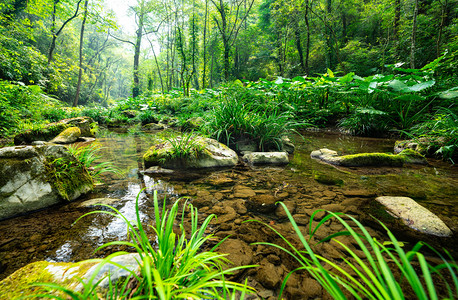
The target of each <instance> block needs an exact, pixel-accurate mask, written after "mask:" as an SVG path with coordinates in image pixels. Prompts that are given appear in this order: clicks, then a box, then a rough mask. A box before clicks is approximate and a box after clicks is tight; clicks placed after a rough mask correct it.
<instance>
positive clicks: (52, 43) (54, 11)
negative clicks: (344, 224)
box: [48, 0, 83, 65]
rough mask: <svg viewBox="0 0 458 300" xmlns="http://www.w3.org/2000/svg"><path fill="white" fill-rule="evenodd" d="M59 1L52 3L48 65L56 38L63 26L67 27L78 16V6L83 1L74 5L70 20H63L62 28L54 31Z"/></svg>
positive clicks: (54, 47)
mask: <svg viewBox="0 0 458 300" xmlns="http://www.w3.org/2000/svg"><path fill="white" fill-rule="evenodd" d="M59 1H60V0H54V2H53V13H52V25H51V31H52V32H51V33H52V39H51V45H50V46H49V52H48V65H49V64H50V63H51V61H52V59H53V54H54V50H55V49H56V40H57V37H58V36H59V34H60V33H61V32H62V30H64V28H65V26H67V24H68V23H70V21H71V20H73V19H74V18H76V17H77V16H78V11H79V9H80V4H81V1H83V0H79V1H78V2H77V3H76V10H75V13H74V14H73V16H71V17H70V18H68V19H67V20H65V22H64V23H63V24H62V26H60V28H59V30H57V31H56V29H57V28H56V10H57V4H58V3H59Z"/></svg>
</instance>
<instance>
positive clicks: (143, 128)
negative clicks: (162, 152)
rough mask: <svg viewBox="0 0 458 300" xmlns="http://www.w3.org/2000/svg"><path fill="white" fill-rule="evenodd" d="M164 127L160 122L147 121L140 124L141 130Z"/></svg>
mask: <svg viewBox="0 0 458 300" xmlns="http://www.w3.org/2000/svg"><path fill="white" fill-rule="evenodd" d="M165 128H166V126H165V125H164V124H161V123H149V124H146V125H143V126H142V130H146V131H156V130H164V129H165Z"/></svg>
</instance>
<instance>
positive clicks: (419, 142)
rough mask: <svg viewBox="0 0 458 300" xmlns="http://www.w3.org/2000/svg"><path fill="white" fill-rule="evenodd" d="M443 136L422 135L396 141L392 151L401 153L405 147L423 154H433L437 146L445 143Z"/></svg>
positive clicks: (439, 146)
mask: <svg viewBox="0 0 458 300" xmlns="http://www.w3.org/2000/svg"><path fill="white" fill-rule="evenodd" d="M446 142H447V140H446V139H444V138H443V137H422V138H419V139H416V140H403V141H396V143H395V144H394V153H401V152H402V151H404V150H406V149H410V150H414V151H416V152H418V153H421V154H423V155H427V156H429V155H433V154H434V153H435V152H436V151H437V150H438V149H439V148H441V147H442V146H445V145H446Z"/></svg>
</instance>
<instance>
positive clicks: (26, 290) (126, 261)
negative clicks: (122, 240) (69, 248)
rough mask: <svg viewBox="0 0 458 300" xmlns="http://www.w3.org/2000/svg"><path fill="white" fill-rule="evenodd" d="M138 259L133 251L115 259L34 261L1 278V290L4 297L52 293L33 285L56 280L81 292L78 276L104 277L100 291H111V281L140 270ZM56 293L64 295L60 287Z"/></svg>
mask: <svg viewBox="0 0 458 300" xmlns="http://www.w3.org/2000/svg"><path fill="white" fill-rule="evenodd" d="M139 260H140V259H139V256H138V254H133V253H132V254H125V255H120V256H116V257H114V258H112V259H111V262H112V263H110V262H109V261H107V260H102V261H94V260H87V261H82V262H76V263H56V262H47V261H38V262H34V263H31V264H29V265H26V266H25V267H23V268H21V269H19V270H17V271H16V272H14V273H13V274H11V275H10V276H8V277H7V278H5V279H4V280H2V281H0V291H3V292H4V293H3V294H2V296H4V298H1V299H18V298H27V296H31V295H37V294H40V293H43V294H46V295H48V296H49V293H48V292H46V291H45V290H43V289H40V288H38V287H36V286H33V284H35V283H54V284H58V285H61V286H63V287H65V288H68V289H70V290H73V291H75V292H82V291H83V284H82V283H81V282H80V281H79V279H81V280H83V282H84V283H88V282H90V281H92V283H94V284H95V283H96V282H97V281H98V280H101V282H100V283H99V285H98V291H100V292H102V293H103V292H106V291H108V288H109V286H110V281H111V282H112V283H113V284H116V282H118V281H119V280H123V279H125V278H127V277H128V276H129V274H130V271H132V272H136V271H137V272H138V269H139V264H138V261H139ZM119 266H122V268H121V267H119ZM129 270H130V271H129ZM54 295H55V296H62V294H59V292H57V291H56V292H54ZM34 299H35V298H34Z"/></svg>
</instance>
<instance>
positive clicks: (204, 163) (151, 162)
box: [143, 136, 238, 169]
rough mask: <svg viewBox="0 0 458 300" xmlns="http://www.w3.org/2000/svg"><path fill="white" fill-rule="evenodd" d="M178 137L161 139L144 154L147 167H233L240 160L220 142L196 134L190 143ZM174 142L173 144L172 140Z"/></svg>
mask: <svg viewBox="0 0 458 300" xmlns="http://www.w3.org/2000/svg"><path fill="white" fill-rule="evenodd" d="M182 138H183V137H177V138H174V139H169V140H166V139H164V140H162V141H159V142H158V143H157V144H155V145H153V146H152V147H151V148H150V149H148V151H147V152H146V153H145V154H144V155H143V160H144V162H145V168H150V167H152V166H160V167H162V168H167V169H200V168H215V167H233V166H235V165H236V164H237V162H238V157H237V153H235V151H233V150H232V149H230V148H229V147H227V146H226V145H224V144H221V143H220V142H218V141H216V140H214V139H210V138H204V137H199V136H196V137H194V138H192V139H191V140H189V143H185V142H182V141H181V142H180V141H179V139H182ZM171 141H172V142H173V144H172V142H171Z"/></svg>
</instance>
